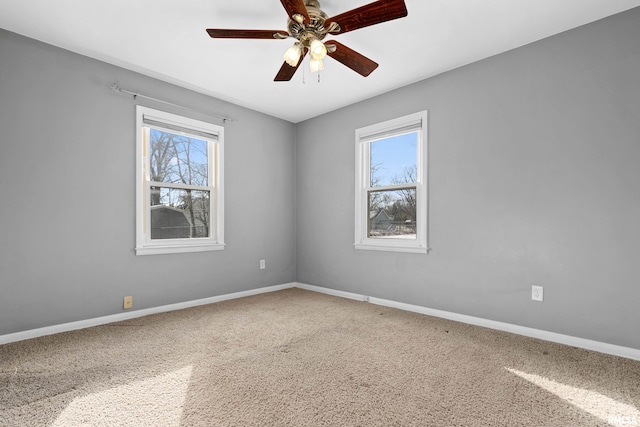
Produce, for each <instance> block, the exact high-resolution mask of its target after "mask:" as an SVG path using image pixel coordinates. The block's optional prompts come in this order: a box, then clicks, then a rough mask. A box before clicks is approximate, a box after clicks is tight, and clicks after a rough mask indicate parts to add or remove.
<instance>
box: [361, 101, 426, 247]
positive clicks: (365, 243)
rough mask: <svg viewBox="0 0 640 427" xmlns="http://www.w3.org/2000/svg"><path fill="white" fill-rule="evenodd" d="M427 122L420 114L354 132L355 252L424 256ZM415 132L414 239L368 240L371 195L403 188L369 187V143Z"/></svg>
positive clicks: (389, 186)
mask: <svg viewBox="0 0 640 427" xmlns="http://www.w3.org/2000/svg"><path fill="white" fill-rule="evenodd" d="M427 118H428V112H427V111H426V110H425V111H420V112H417V113H414V114H410V115H407V116H403V117H398V118H396V119H392V120H388V121H385V122H382V123H377V124H374V125H371V126H366V127H363V128H359V129H356V132H355V133H356V138H355V142H356V165H355V167H356V174H355V181H356V182H355V243H354V247H355V248H356V249H362V250H373V251H389V252H410V253H419V254H426V253H428V251H429V246H428V223H427V220H428V218H427V217H428V215H427V212H428V199H427V196H428V192H427V136H428V128H427V123H428V121H427ZM410 132H418V143H417V147H416V150H417V152H416V163H417V164H416V183H415V187H416V239H401V238H398V239H394V238H384V239H380V238H377V239H376V238H370V237H368V230H367V227H368V222H369V212H368V211H369V203H368V194H369V192H370V191H373V190H375V191H381V190H393V189H396V187H398V188H400V187H402V188H406V187H407V186H406V185H388V186H382V187H371V183H370V180H371V143H372V142H375V141H379V140H382V139H386V138H390V137H392V136H397V135H402V134H406V133H410Z"/></svg>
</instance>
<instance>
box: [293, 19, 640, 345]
mask: <svg viewBox="0 0 640 427" xmlns="http://www.w3.org/2000/svg"><path fill="white" fill-rule="evenodd" d="M381 66H384V64H382V65H381ZM423 109H427V110H429V127H430V130H429V173H428V175H429V190H430V197H429V209H430V212H429V219H430V222H429V231H430V238H429V244H430V247H431V248H433V251H432V252H431V253H430V254H429V255H413V254H394V253H380V252H367V251H356V250H354V248H353V246H352V244H353V227H354V226H353V215H354V206H353V205H354V201H353V198H354V130H355V129H356V128H358V127H362V126H366V125H370V124H373V123H376V122H380V121H383V120H388V119H391V118H395V117H398V116H402V115H405V114H409V113H413V112H416V111H419V110H423ZM297 167H298V175H297V179H298V188H297V198H298V200H297V218H298V220H297V247H298V257H297V260H298V262H297V279H298V281H300V282H303V283H308V284H312V285H319V286H325V287H328V288H335V289H339V290H344V291H349V292H356V293H362V294H366V295H371V296H375V297H379V298H385V299H390V300H394V301H399V302H405V303H411V304H416V305H420V306H425V307H430V308H434V309H441V310H446V311H450V312H455V313H461V314H466V315H471V316H477V317H481V318H485V319H491V320H496V321H501V322H507V323H511V324H516V325H522V326H527V327H532V328H539V329H542V330H547V331H552V332H557V333H561V334H568V335H571V336H576V337H582V338H587V339H592V340H597V341H602V342H607V343H611V344H618V345H622V346H628V347H632V348H640V334H639V333H638V331H637V328H638V325H640V305H639V304H640V8H636V9H633V10H631V11H629V12H626V13H623V14H620V15H616V16H613V17H610V18H607V19H605V20H602V21H598V22H596V23H593V24H590V25H587V26H584V27H581V28H578V29H575V30H572V31H569V32H566V33H563V34H560V35H558V36H555V37H551V38H548V39H545V40H542V41H539V42H537V43H534V44H531V45H528V46H525V47H522V48H519V49H516V50H513V51H510V52H507V53H505V54H502V55H498V56H495V57H492V58H489V59H486V60H484V61H481V62H478V63H474V64H471V65H468V66H465V67H462V68H459V69H456V70H453V71H450V72H447V73H444V74H441V75H439V76H436V77H434V78H430V79H427V80H425V81H421V82H418V83H416V84H413V85H411V86H408V87H404V88H401V89H398V90H395V91H393V92H390V93H387V94H384V95H381V96H378V97H376V98H373V99H370V100H367V101H365V102H362V103H359V104H356V105H352V106H350V107H347V108H344V109H341V110H339V111H335V112H332V113H329V114H326V115H324V116H321V117H318V118H314V119H311V120H308V121H306V122H304V123H301V124H299V125H298V128H297ZM534 284H536V285H542V286H544V292H545V301H544V302H543V303H537V302H533V301H531V285H534Z"/></svg>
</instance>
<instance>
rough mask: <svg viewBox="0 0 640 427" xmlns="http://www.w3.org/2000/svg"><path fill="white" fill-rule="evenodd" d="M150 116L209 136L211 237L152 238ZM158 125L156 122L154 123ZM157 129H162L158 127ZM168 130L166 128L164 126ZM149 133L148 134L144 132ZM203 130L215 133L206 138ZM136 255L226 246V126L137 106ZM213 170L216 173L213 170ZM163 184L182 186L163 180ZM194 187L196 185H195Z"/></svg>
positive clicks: (196, 135)
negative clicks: (212, 136)
mask: <svg viewBox="0 0 640 427" xmlns="http://www.w3.org/2000/svg"><path fill="white" fill-rule="evenodd" d="M145 118H146V119H147V120H149V119H150V120H153V121H156V122H161V123H164V124H166V125H169V126H173V127H178V128H181V129H187V130H191V131H193V132H196V133H195V134H190V133H189V132H188V131H184V132H182V131H179V130H177V131H176V130H169V132H174V133H178V134H184V135H189V136H192V137H194V138H198V139H201V140H206V141H207V143H208V156H207V159H208V162H209V165H208V167H209V171H210V173H209V174H208V175H209V177H208V183H207V186H206V189H207V190H208V191H210V193H209V194H210V197H209V201H210V203H211V205H210V207H209V208H210V211H209V212H210V221H211V224H210V227H209V230H210V232H209V234H210V236H209V237H201V238H200V237H199V238H178V239H151V227H150V225H151V209H150V189H151V186H152V185H154V184H153V183H152V182H151V181H150V173H149V171H150V163H149V162H150V158H149V152H148V149H149V147H147V146H146V144H145V141H149V138H148V134H149V126H148V125H147V124H145ZM153 127H154V128H155V126H153ZM158 129H162V128H161V127H158ZM163 130H166V129H163ZM145 134H146V136H145ZM202 134H210V135H214V136H216V138H215V139H217V140H215V141H214V140H213V138H205V137H203V136H202ZM136 147H137V148H136V248H135V249H136V255H155V254H170V253H184V252H204V251H217V250H222V249H224V128H223V127H222V126H218V125H214V124H212V123H207V122H203V121H200V120H194V119H191V118H187V117H182V116H179V115H176V114H171V113H167V112H165V111H160V110H155V109H152V108H149V107H143V106H140V105H138V106H136ZM212 172H213V173H212ZM162 187H172V188H173V187H175V188H183V187H185V186H174V185H170V184H169V185H168V184H167V183H162ZM194 189H195V187H194Z"/></svg>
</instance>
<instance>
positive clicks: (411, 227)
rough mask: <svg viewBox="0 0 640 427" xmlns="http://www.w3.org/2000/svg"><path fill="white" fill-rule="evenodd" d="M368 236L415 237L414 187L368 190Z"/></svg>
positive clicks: (382, 237) (381, 237)
mask: <svg viewBox="0 0 640 427" xmlns="http://www.w3.org/2000/svg"><path fill="white" fill-rule="evenodd" d="M368 214H369V223H368V227H367V236H368V237H369V238H380V239H384V238H397V239H415V238H416V188H415V187H412V188H407V189H403V190H390V191H370V192H369V210H368Z"/></svg>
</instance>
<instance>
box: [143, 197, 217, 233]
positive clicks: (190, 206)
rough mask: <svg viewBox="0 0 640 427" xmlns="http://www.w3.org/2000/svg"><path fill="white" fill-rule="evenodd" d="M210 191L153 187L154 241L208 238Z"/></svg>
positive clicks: (152, 218)
mask: <svg viewBox="0 0 640 427" xmlns="http://www.w3.org/2000/svg"><path fill="white" fill-rule="evenodd" d="M209 198H210V194H209V192H208V191H197V190H182V189H180V190H178V189H174V188H165V187H151V238H152V239H185V238H186V239H188V238H197V237H209V226H210V215H209V205H210V203H209Z"/></svg>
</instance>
